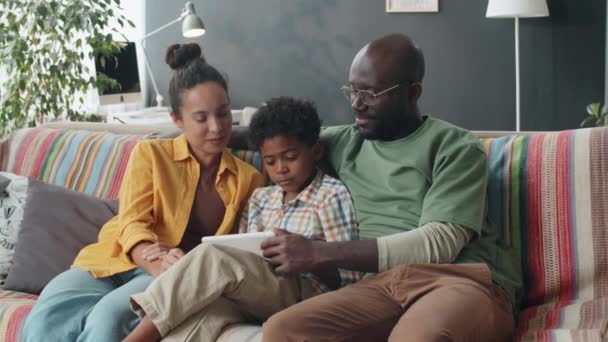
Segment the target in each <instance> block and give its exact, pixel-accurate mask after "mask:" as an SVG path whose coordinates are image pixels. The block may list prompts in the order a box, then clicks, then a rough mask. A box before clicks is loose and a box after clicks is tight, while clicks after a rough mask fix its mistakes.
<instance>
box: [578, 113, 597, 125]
mask: <svg viewBox="0 0 608 342" xmlns="http://www.w3.org/2000/svg"><path fill="white" fill-rule="evenodd" d="M593 121H595V117H594V116H588V117H586V118H585V120H583V122H581V126H580V127H585V126H587V125H588V124H589V123H591V122H593Z"/></svg>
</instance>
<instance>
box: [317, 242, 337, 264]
mask: <svg viewBox="0 0 608 342" xmlns="http://www.w3.org/2000/svg"><path fill="white" fill-rule="evenodd" d="M333 247H334V246H332V243H331V242H326V241H321V240H318V241H313V242H312V265H313V269H315V270H322V269H327V268H329V267H333V258H332V254H333V253H331V251H330V250H331V249H332V248H333Z"/></svg>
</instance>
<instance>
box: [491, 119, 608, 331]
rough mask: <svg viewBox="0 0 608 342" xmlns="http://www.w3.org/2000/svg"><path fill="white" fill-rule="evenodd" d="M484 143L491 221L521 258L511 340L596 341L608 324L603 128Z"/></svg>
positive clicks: (607, 133) (607, 164)
mask: <svg viewBox="0 0 608 342" xmlns="http://www.w3.org/2000/svg"><path fill="white" fill-rule="evenodd" d="M484 146H485V148H486V151H487V153H488V157H489V168H490V181H489V185H488V198H489V199H490V200H489V212H488V213H489V217H490V219H491V220H492V221H493V222H494V223H496V224H497V226H498V227H499V232H500V235H501V239H502V241H503V242H504V243H505V244H508V245H511V246H513V247H514V251H515V252H516V253H517V255H518V256H519V257H521V258H522V259H521V260H522V264H521V267H522V269H523V272H524V276H525V287H526V289H525V290H526V291H525V293H526V295H525V300H524V301H525V305H524V306H525V308H524V310H522V312H521V313H520V317H519V324H518V331H517V339H518V340H522V341H600V340H601V338H602V336H604V334H606V329H607V327H608V127H603V128H594V129H579V130H570V131H563V132H555V133H541V134H534V135H530V136H507V137H502V138H497V139H486V140H484Z"/></svg>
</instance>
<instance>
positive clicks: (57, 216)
mask: <svg viewBox="0 0 608 342" xmlns="http://www.w3.org/2000/svg"><path fill="white" fill-rule="evenodd" d="M117 213H118V201H117V200H102V199H99V198H97V197H94V196H91V195H86V194H83V193H80V192H76V191H73V190H68V189H65V188H63V187H60V186H56V185H50V184H45V183H43V182H40V181H38V180H36V179H32V178H30V179H29V184H28V188H27V196H26V200H25V207H24V213H23V221H22V222H21V229H20V230H19V234H18V238H17V243H16V246H15V253H14V257H13V265H12V267H11V269H10V271H9V273H8V277H7V278H6V283H5V285H4V289H7V290H13V291H20V292H27V293H33V294H38V293H40V291H42V289H43V288H44V287H45V286H46V284H47V283H48V282H49V281H50V280H51V279H52V278H53V277H55V276H56V275H58V274H59V273H61V272H63V271H65V270H67V269H69V267H70V265H72V262H73V261H74V258H75V257H76V255H77V254H78V252H80V250H81V249H82V248H83V247H84V246H86V245H89V244H91V243H94V242H96V241H97V236H98V233H99V230H100V229H101V227H102V226H103V225H104V224H105V223H106V222H107V221H108V220H110V219H111V218H112V217H114V216H115V215H116V214H117Z"/></svg>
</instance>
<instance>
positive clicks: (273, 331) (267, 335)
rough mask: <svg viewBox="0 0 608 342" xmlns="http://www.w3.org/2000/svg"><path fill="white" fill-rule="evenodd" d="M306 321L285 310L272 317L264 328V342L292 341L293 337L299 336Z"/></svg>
mask: <svg viewBox="0 0 608 342" xmlns="http://www.w3.org/2000/svg"><path fill="white" fill-rule="evenodd" d="M304 323H305V322H304V321H303V320H302V318H301V317H298V315H293V314H292V313H291V311H290V310H283V311H281V312H278V313H276V314H274V315H272V316H271V317H270V318H269V319H268V320H266V322H265V323H264V325H263V327H262V331H263V333H262V341H264V342H277V341H292V337H293V336H294V334H295V335H298V334H299V332H298V328H300V327H303V326H304Z"/></svg>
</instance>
